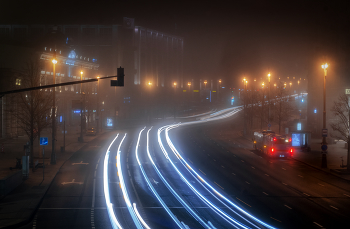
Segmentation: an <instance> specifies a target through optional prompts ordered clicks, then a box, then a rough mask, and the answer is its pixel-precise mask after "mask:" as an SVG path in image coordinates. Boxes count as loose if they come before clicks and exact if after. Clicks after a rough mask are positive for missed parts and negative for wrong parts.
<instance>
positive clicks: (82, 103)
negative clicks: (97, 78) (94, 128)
mask: <svg viewBox="0 0 350 229" xmlns="http://www.w3.org/2000/svg"><path fill="white" fill-rule="evenodd" d="M80 80H83V71H80ZM82 87H83V84H82V83H81V84H80V99H81V102H80V138H79V141H80V142H84V137H83V120H84V119H83V118H84V116H83V105H84V102H83V94H82V93H83V92H82Z"/></svg>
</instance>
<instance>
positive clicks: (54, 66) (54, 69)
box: [50, 52, 57, 165]
mask: <svg viewBox="0 0 350 229" xmlns="http://www.w3.org/2000/svg"><path fill="white" fill-rule="evenodd" d="M52 64H53V84H56V64H57V60H56V52H55V53H54V56H53V59H52ZM52 97H53V101H52V113H51V114H52V115H51V118H52V120H51V122H52V151H51V162H50V163H51V164H52V165H55V164H56V151H55V149H56V147H55V143H56V139H55V137H56V128H55V127H56V123H55V122H56V88H53V93H52Z"/></svg>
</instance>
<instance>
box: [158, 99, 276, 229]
mask: <svg viewBox="0 0 350 229" xmlns="http://www.w3.org/2000/svg"><path fill="white" fill-rule="evenodd" d="M240 108H241V106H240V107H235V108H230V109H225V110H222V111H219V112H216V113H214V114H213V116H212V117H209V118H208V119H206V120H200V121H192V122H186V123H180V124H177V125H168V126H164V127H162V128H160V129H163V128H164V129H165V136H166V140H167V143H168V145H169V147H170V148H171V150H172V151H173V153H174V154H175V155H176V157H177V158H178V159H179V160H180V161H181V163H182V164H183V165H184V167H185V168H186V169H187V170H188V171H189V172H190V173H191V175H192V176H193V177H195V179H196V177H198V178H199V179H200V180H201V181H202V182H203V183H204V184H206V186H208V187H209V188H210V189H211V190H213V191H214V192H215V193H216V194H217V195H218V196H220V197H221V198H223V199H224V200H225V201H226V202H228V203H229V204H230V205H231V206H233V207H234V208H235V209H238V210H239V211H240V212H242V213H243V214H244V215H246V216H248V217H249V218H251V219H253V220H254V221H255V222H256V223H258V224H261V225H263V226H265V227H267V228H274V227H272V226H270V225H268V224H266V223H264V222H262V221H261V220H259V219H257V218H255V217H254V216H252V215H250V214H249V213H248V212H246V211H244V210H243V209H242V208H240V207H239V206H237V205H236V204H234V203H232V202H231V201H230V200H228V199H227V198H226V197H225V196H224V195H222V194H221V193H220V192H218V191H217V190H216V189H215V188H213V187H212V186H211V185H209V184H208V182H207V181H205V179H204V178H203V177H201V176H200V175H199V174H198V173H197V172H196V171H195V170H194V169H193V168H192V167H191V166H190V164H188V163H187V162H186V160H184V159H183V157H182V156H181V155H180V153H179V152H178V151H177V150H176V148H175V146H174V145H173V143H172V142H171V140H170V138H169V134H168V131H169V130H170V129H173V128H177V127H179V126H181V125H192V124H198V123H202V122H205V121H214V120H219V119H223V118H227V117H230V116H232V115H233V114H235V113H237V112H238V111H239V110H241V109H240ZM235 109H236V110H235ZM230 110H232V111H231V112H228V113H226V114H224V113H225V112H227V111H230ZM221 114H223V115H222V116H218V115H221ZM216 116H218V117H216ZM213 117H215V118H213ZM160 129H159V130H160ZM159 130H158V142H159V145H160V147H161V149H162V151H163V149H164V146H163V144H162V143H161V139H160V133H159ZM163 153H164V152H163ZM164 154H167V153H166V152H165V153H164ZM168 158H169V157H168ZM172 165H174V164H172ZM193 174H194V175H195V176H194V175H193ZM197 181H198V180H197ZM199 183H200V184H202V183H201V182H199ZM210 193H211V194H212V195H213V193H212V192H210ZM213 196H215V195H213ZM220 202H222V201H220ZM229 209H230V210H231V211H233V210H232V209H231V208H229ZM233 212H234V213H236V212H235V211H233ZM236 214H237V215H239V214H238V213H236ZM239 216H240V215H239ZM240 217H242V216H240ZM242 218H243V217H242ZM253 225H254V224H253ZM254 226H256V225H254Z"/></svg>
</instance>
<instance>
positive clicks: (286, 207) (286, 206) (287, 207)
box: [284, 204, 292, 209]
mask: <svg viewBox="0 0 350 229" xmlns="http://www.w3.org/2000/svg"><path fill="white" fill-rule="evenodd" d="M284 206H285V207H286V208H289V209H292V208H291V207H289V206H288V205H286V204H285V205H284Z"/></svg>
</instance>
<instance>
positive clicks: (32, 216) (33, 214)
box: [0, 131, 108, 229]
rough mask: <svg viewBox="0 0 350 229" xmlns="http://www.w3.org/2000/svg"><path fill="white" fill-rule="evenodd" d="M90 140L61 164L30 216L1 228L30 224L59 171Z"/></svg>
mask: <svg viewBox="0 0 350 229" xmlns="http://www.w3.org/2000/svg"><path fill="white" fill-rule="evenodd" d="M105 133H108V132H107V131H104V132H102V133H100V134H99V135H97V137H100V136H102V135H103V134H105ZM97 137H96V138H97ZM96 138H94V139H92V140H90V141H93V140H95V139H96ZM90 141H88V142H84V143H85V144H84V145H83V146H82V147H80V148H79V149H78V150H76V151H75V152H74V153H72V155H70V157H69V158H67V159H66V160H65V161H64V162H63V163H62V165H61V166H60V167H59V168H58V170H57V171H56V174H55V176H54V177H53V178H52V180H51V182H50V184H49V185H48V187H47V189H46V190H45V192H44V194H43V195H42V196H41V198H40V200H39V202H38V204H37V205H36V206H35V208H34V209H33V211H32V213H31V214H30V216H29V217H28V218H27V219H25V220H23V221H21V222H18V223H15V224H12V225H9V226H5V227H0V228H1V229H11V228H18V227H21V226H25V225H26V224H28V223H29V222H31V221H32V220H33V218H34V216H35V214H36V213H37V211H38V209H39V206H40V205H41V203H42V201H43V199H44V197H45V196H46V193H47V191H48V190H49V189H50V187H51V185H52V181H53V180H54V179H55V178H56V176H57V173H58V172H59V171H60V170H61V168H62V166H63V165H64V164H65V163H66V162H67V161H68V160H69V159H70V158H71V157H72V156H73V155H74V154H75V153H76V152H78V151H79V150H80V149H82V148H83V147H84V146H86V144H87V143H89V142H90Z"/></svg>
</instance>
